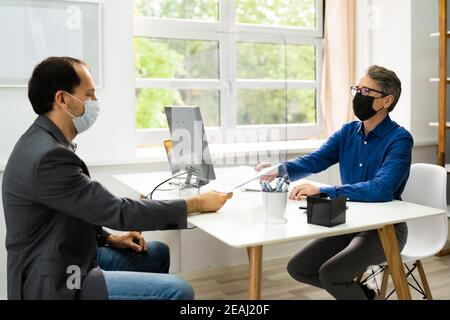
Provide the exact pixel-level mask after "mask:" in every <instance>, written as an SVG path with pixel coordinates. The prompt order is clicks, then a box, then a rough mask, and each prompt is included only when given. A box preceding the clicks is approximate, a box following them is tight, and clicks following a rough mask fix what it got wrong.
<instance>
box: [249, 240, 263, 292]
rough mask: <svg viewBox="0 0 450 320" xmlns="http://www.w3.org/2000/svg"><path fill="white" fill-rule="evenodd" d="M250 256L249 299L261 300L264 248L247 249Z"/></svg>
mask: <svg viewBox="0 0 450 320" xmlns="http://www.w3.org/2000/svg"><path fill="white" fill-rule="evenodd" d="M247 255H248V299H249V300H260V299H261V280H262V255H263V247H262V246H254V247H247Z"/></svg>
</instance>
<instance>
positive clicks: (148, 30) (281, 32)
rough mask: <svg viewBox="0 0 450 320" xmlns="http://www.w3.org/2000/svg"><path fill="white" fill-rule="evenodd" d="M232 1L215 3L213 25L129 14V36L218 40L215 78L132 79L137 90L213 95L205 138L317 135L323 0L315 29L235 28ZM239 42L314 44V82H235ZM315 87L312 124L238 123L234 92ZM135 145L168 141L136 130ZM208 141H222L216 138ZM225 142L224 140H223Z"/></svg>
mask: <svg viewBox="0 0 450 320" xmlns="http://www.w3.org/2000/svg"><path fill="white" fill-rule="evenodd" d="M235 6H236V3H235V0H226V1H225V0H219V1H218V10H219V20H218V21H217V22H210V21H197V20H179V19H166V18H152V17H143V16H134V37H148V38H166V39H183V40H209V41H218V45H219V53H218V59H219V79H156V78H135V91H136V90H138V89H198V90H215V91H218V92H219V108H220V127H207V128H206V134H207V135H208V136H209V135H211V136H214V137H219V136H225V132H226V131H227V130H230V129H231V130H237V129H243V130H245V129H249V130H251V129H253V130H254V129H258V130H267V131H269V130H273V129H280V135H279V139H280V140H299V139H308V138H314V137H318V136H319V135H320V134H321V133H322V132H323V114H322V107H321V105H320V84H321V78H322V51H323V0H316V12H317V16H316V27H315V28H314V29H307V28H298V27H281V26H264V25H251V24H238V23H236V17H235ZM240 41H245V42H262V43H274V44H282V45H283V44H286V45H291V44H292V45H314V46H315V48H316V50H315V51H316V77H315V80H309V81H302V80H284V79H283V80H253V79H249V80H243V79H237V74H236V73H237V61H236V59H237V44H238V42H240ZM302 88H308V89H311V88H313V89H315V90H316V123H315V124H287V125H285V124H274V125H245V126H242V125H238V124H237V97H236V94H237V91H238V90H239V89H284V90H287V89H302ZM136 138H137V145H138V146H160V144H161V141H162V140H164V139H167V138H169V131H168V130H167V129H166V128H162V129H136ZM213 142H214V143H223V142H224V141H220V139H219V141H218V140H217V139H216V140H214V141H213ZM226 142H230V141H226Z"/></svg>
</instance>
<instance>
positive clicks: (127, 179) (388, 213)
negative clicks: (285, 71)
mask: <svg viewBox="0 0 450 320" xmlns="http://www.w3.org/2000/svg"><path fill="white" fill-rule="evenodd" d="M233 170H234V168H223V169H216V175H217V180H216V181H217V183H218V182H220V181H226V182H225V183H229V181H230V180H235V179H236V177H235V175H234V176H233ZM167 177H170V174H169V173H168V172H167V173H161V172H159V173H142V174H127V175H118V176H114V178H116V179H117V180H119V181H120V182H122V183H124V184H125V185H127V186H129V187H130V188H132V189H133V190H135V191H138V192H139V193H140V194H141V195H146V194H148V193H149V192H150V191H151V190H152V189H153V188H154V186H156V184H157V183H158V182H160V181H162V180H163V178H167ZM212 187H214V183H212V184H211V186H209V188H212ZM300 204H302V202H298V201H291V200H288V205H287V208H286V218H287V222H286V223H285V224H265V223H264V222H263V212H264V210H263V207H262V199H261V195H260V193H255V192H235V193H234V197H233V199H231V200H229V201H228V202H227V203H226V204H225V206H224V207H223V208H222V209H221V210H220V211H219V212H218V213H211V214H201V215H196V216H192V217H189V219H188V221H189V223H191V224H193V225H195V226H197V227H198V228H199V229H201V230H203V231H204V232H206V233H208V234H210V235H211V236H213V237H215V238H217V239H219V240H221V241H222V242H224V243H226V244H227V245H229V246H231V247H235V248H244V247H245V248H247V253H248V259H249V299H260V298H261V278H262V277H261V274H262V252H263V245H266V244H274V243H282V242H289V241H294V240H308V239H316V238H323V237H329V236H335V235H341V234H347V233H353V232H358V231H364V230H372V229H378V232H379V235H380V239H381V242H382V244H383V248H384V252H385V255H386V258H387V262H388V265H389V268H390V271H391V276H392V280H393V282H394V286H395V288H396V290H397V295H398V298H399V299H411V293H410V291H409V287H408V284H407V281H406V278H405V271H404V268H403V263H402V261H401V257H400V252H399V250H398V245H397V239H396V236H395V231H394V228H393V224H395V223H399V222H405V221H408V220H412V219H416V218H422V217H426V216H433V215H441V214H442V215H443V214H445V211H443V210H440V209H435V208H429V207H424V206H420V205H416V204H412V203H407V202H401V201H392V202H384V203H359V202H349V203H348V209H347V215H346V223H345V224H342V225H338V226H335V227H333V228H326V227H320V226H316V225H311V224H308V223H307V222H306V214H304V213H303V211H304V210H300V209H299V208H298V207H299V205H300ZM304 204H305V202H303V205H304Z"/></svg>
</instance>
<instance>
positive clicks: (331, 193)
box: [320, 186, 337, 198]
mask: <svg viewBox="0 0 450 320" xmlns="http://www.w3.org/2000/svg"><path fill="white" fill-rule="evenodd" d="M320 192H321V193H326V194H327V195H328V196H329V197H330V198H336V197H337V192H336V186H328V187H321V188H320Z"/></svg>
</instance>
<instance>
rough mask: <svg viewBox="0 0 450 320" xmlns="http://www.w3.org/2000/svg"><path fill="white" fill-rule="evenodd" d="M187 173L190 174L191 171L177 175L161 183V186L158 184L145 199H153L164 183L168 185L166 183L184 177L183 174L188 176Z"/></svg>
mask: <svg viewBox="0 0 450 320" xmlns="http://www.w3.org/2000/svg"><path fill="white" fill-rule="evenodd" d="M187 173H189V171H185V172H182V173H179V174H176V175H174V176H172V177H170V178H169V179H166V180H164V181H163V182H161V183H160V184H158V185H157V186H156V187H155V188H153V190H152V191H151V192H150V193H149V194H147V195H146V196H145V199H152V198H153V193H154V192H155V191H156V190H157V189H158V187H160V186H162V185H163V184H164V183H166V182H169V181H170V180H172V179H173V178H177V177H179V176H182V175H183V174H187ZM164 191H168V190H164ZM149 197H150V198H149Z"/></svg>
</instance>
